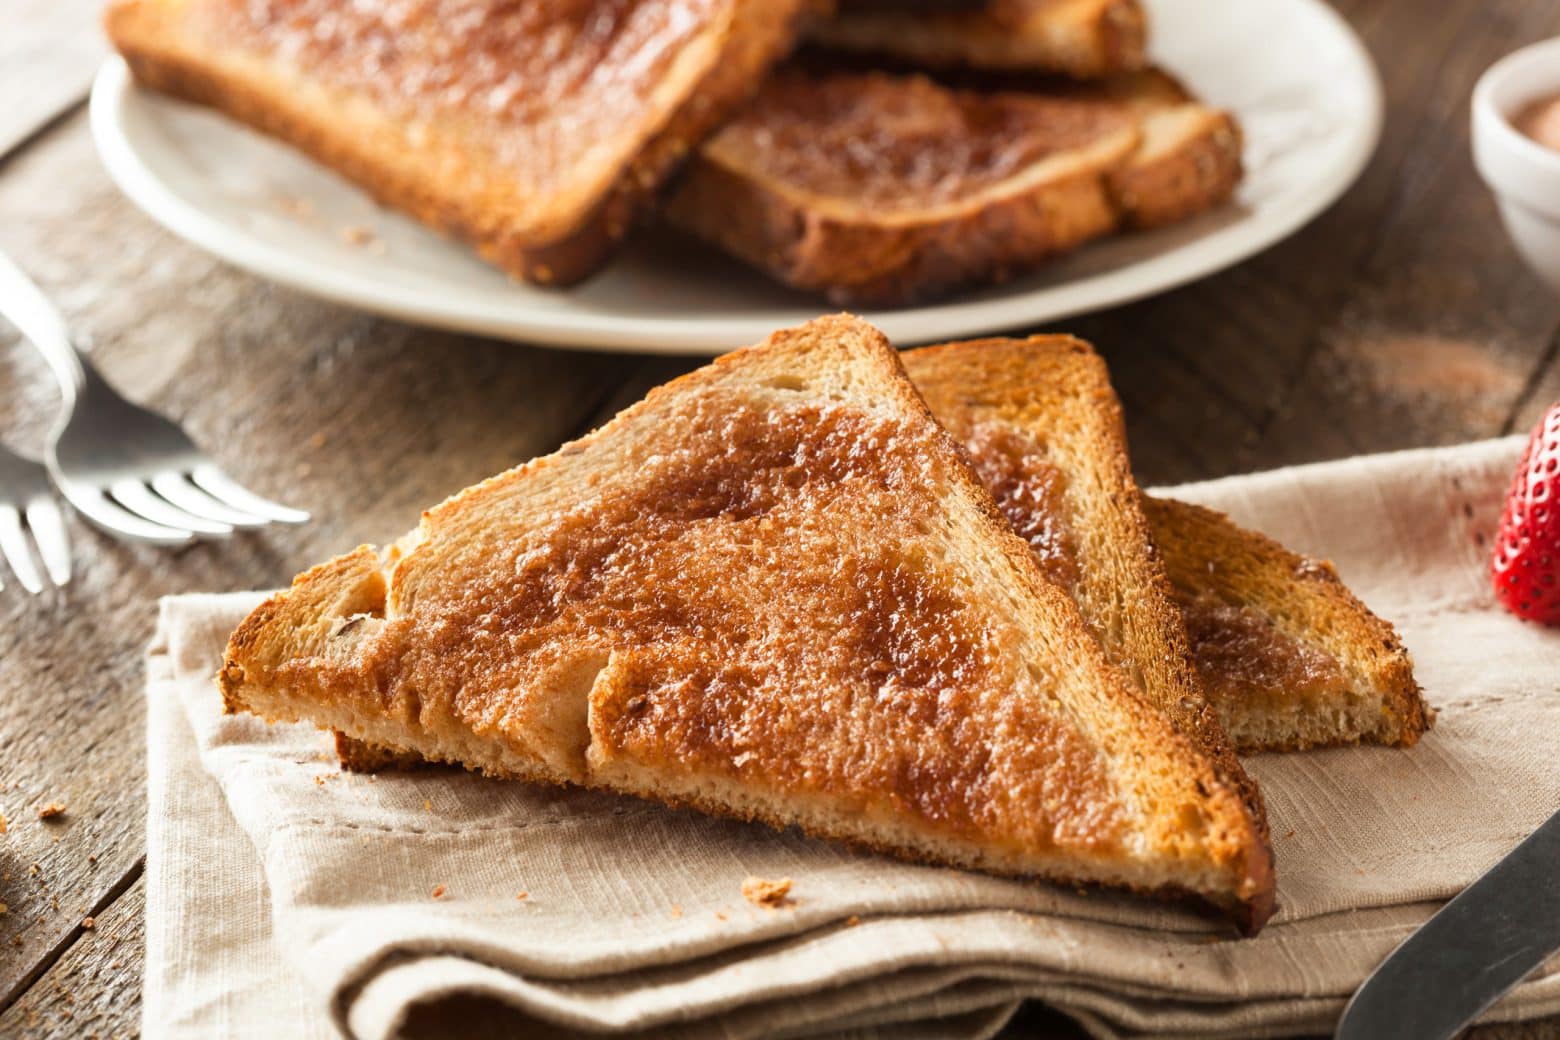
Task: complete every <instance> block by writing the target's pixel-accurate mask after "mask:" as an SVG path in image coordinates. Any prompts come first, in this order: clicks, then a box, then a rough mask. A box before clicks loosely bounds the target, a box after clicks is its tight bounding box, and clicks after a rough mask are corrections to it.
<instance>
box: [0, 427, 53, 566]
mask: <svg viewBox="0 0 1560 1040" xmlns="http://www.w3.org/2000/svg"><path fill="white" fill-rule="evenodd" d="M29 530H30V531H31V532H32V535H33V541H34V543H35V544H36V545H37V546H38V556H39V558H40V559H42V560H43V569H44V570H45V571H46V572H47V573H48V575H49V580H50V581H52V582H53V583H54V584H55V585H64V584H65V583H66V582H68V581H70V547H69V545H68V543H67V542H66V540H65V521H64V519H63V518H62V517H61V516H60V507H59V506H57V505H55V504H54V489H53V488H51V487H49V472H48V470H46V469H44V468H43V464H42V463H40V462H34V461H33V460H32V459H24V458H22V456H20V455H17V454H14V453H12V452H11V451H9V450H8V449H6V447H5V446H4V445H0V556H3V557H5V560H6V562H7V563H9V564H10V565H11V573H12V574H14V575H16V580H17V581H19V582H21V583H22V588H24V589H26V590H27V591H28V592H31V593H32V594H34V595H37V594H38V593H40V592H42V591H43V576H42V575H40V574H39V573H38V568H37V566H36V565H35V564H34V563H33V558H32V554H31V553H29V552H28V551H27V534H26V532H27V531H29ZM4 588H5V582H4V581H3V580H0V589H4Z"/></svg>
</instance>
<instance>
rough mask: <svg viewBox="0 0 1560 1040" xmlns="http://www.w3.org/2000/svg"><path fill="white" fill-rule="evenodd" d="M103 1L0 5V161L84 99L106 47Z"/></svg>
mask: <svg viewBox="0 0 1560 1040" xmlns="http://www.w3.org/2000/svg"><path fill="white" fill-rule="evenodd" d="M101 9H102V0H0V98H4V99H5V103H4V104H3V105H0V155H4V154H6V153H7V152H9V151H10V150H11V149H12V148H13V147H14V146H16V145H17V144H19V143H21V142H23V141H25V140H26V139H27V138H28V137H30V136H32V134H33V133H35V132H36V131H37V130H38V128H39V127H41V126H44V125H45V124H47V123H48V122H49V121H50V120H52V119H54V118H55V117H56V116H58V115H59V114H60V113H62V112H65V111H68V110H69V109H70V108H71V107H72V106H74V105H75V104H76V103H77V102H78V101H80V100H81V98H82V97H84V96H85V95H86V92H87V87H88V86H89V85H90V84H91V82H92V76H93V73H95V72H96V71H97V67H98V65H99V64H100V63H101V62H102V60H103V56H104V54H106V53H107V51H108V47H107V45H106V44H105V42H104V40H103V34H102V33H101V32H100V31H99V30H98V14H99V12H100V10H101Z"/></svg>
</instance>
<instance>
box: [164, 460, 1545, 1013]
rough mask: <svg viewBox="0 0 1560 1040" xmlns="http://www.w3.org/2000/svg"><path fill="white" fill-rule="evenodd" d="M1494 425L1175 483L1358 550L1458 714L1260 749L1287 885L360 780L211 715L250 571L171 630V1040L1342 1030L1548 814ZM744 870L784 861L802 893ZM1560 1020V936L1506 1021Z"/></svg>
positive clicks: (1533, 673)
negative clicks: (1380, 975)
mask: <svg viewBox="0 0 1560 1040" xmlns="http://www.w3.org/2000/svg"><path fill="white" fill-rule="evenodd" d="M1520 447H1521V441H1520V439H1506V440H1501V441H1491V442H1484V443H1479V444H1472V445H1467V446H1463V447H1459V448H1454V449H1438V450H1427V451H1413V452H1404V453H1398V454H1392V455H1384V456H1375V457H1365V458H1358V459H1350V460H1345V461H1341V462H1334V463H1326V464H1322V465H1315V466H1307V467H1300V468H1295V469H1289V470H1281V471H1277V472H1272V473H1265V474H1259V475H1255V476H1248V477H1240V478H1232V479H1227V480H1221V481H1215V482H1211V483H1206V484H1200V485H1192V486H1187V487H1183V488H1178V489H1175V490H1174V494H1176V495H1178V496H1180V497H1183V498H1187V499H1191V500H1195V501H1198V502H1202V503H1205V504H1208V505H1212V506H1215V507H1217V508H1221V509H1224V510H1226V511H1228V512H1230V513H1231V514H1232V515H1233V516H1234V517H1235V518H1236V519H1237V520H1239V521H1240V522H1242V523H1246V524H1249V525H1251V526H1253V527H1256V528H1258V529H1260V530H1264V531H1266V532H1268V533H1270V534H1272V535H1274V536H1275V537H1277V538H1279V539H1280V540H1282V541H1283V542H1285V543H1286V544H1288V545H1289V546H1291V547H1292V548H1294V549H1296V550H1298V551H1301V552H1305V553H1309V554H1312V555H1316V556H1320V557H1327V558H1331V559H1332V560H1334V561H1335V563H1336V564H1337V566H1338V569H1339V571H1340V572H1341V573H1342V575H1343V577H1344V579H1345V580H1346V581H1348V582H1349V584H1350V585H1351V587H1352V588H1354V590H1355V591H1356V592H1357V593H1358V594H1359V595H1360V596H1361V597H1362V598H1363V599H1364V600H1365V601H1366V602H1367V603H1368V604H1369V605H1370V606H1371V607H1372V608H1373V609H1375V610H1376V611H1377V612H1378V613H1381V614H1382V615H1384V616H1385V617H1387V618H1388V619H1390V620H1391V621H1393V622H1394V623H1395V624H1396V625H1397V626H1398V627H1399V629H1400V631H1401V632H1402V634H1403V636H1404V639H1405V641H1406V642H1407V644H1408V647H1409V649H1410V651H1411V652H1412V653H1413V654H1414V657H1415V660H1416V662H1417V666H1418V677H1419V679H1420V681H1421V682H1422V683H1423V685H1424V687H1425V691H1426V695H1427V697H1428V699H1429V701H1430V702H1431V703H1432V704H1433V705H1434V706H1435V707H1437V708H1438V709H1440V719H1439V721H1438V724H1437V726H1436V728H1435V729H1434V730H1433V731H1432V732H1431V733H1430V734H1428V735H1427V736H1426V737H1425V738H1424V740H1422V741H1421V743H1420V744H1419V745H1418V746H1417V747H1415V748H1413V749H1409V750H1398V749H1387V748H1345V749H1337V750H1327V751H1315V752H1308V753H1302V754H1294V755H1261V756H1256V757H1254V758H1252V759H1251V760H1250V761H1249V763H1248V764H1249V767H1250V769H1251V771H1252V773H1253V774H1254V775H1255V776H1256V777H1257V778H1258V780H1259V782H1260V784H1261V787H1262V791H1263V794H1264V795H1265V796H1266V800H1267V804H1268V810H1269V814H1270V818H1271V823H1272V828H1273V839H1274V847H1275V851H1276V855H1277V861H1278V877H1279V910H1278V913H1277V914H1276V916H1275V917H1274V919H1273V921H1272V922H1271V923H1270V924H1269V925H1268V927H1267V928H1266V929H1265V930H1264V931H1263V932H1262V934H1261V935H1260V936H1258V937H1257V938H1254V939H1237V938H1234V937H1233V936H1232V935H1230V934H1229V933H1227V932H1226V931H1223V930H1221V928H1220V927H1219V926H1218V925H1217V923H1215V922H1212V921H1209V920H1207V919H1205V918H1203V917H1200V916H1198V915H1196V914H1194V913H1191V912H1188V911H1185V910H1181V909H1178V908H1176V907H1173V906H1161V905H1158V904H1155V903H1153V902H1150V901H1144V900H1137V899H1134V898H1131V897H1127V896H1117V895H1113V894H1110V893H1098V892H1096V893H1089V894H1080V893H1077V892H1073V891H1070V890H1067V889H1062V888H1057V887H1052V886H1048V885H1044V884H1036V883H1023V882H1015V881H1007V880H1002V879H997V878H991V877H986V876H983V875H980V874H974V873H967V872H962V871H955V870H948V869H942V868H936V867H923V866H914V865H909V864H904V863H898V862H895V861H892V860H888V859H885V858H881V857H877V856H874V855H871V854H868V853H862V852H856V851H852V850H849V849H846V848H842V847H839V846H836V845H833V844H830V843H827V842H822V841H815V840H810V839H807V838H805V837H802V836H800V835H798V834H796V833H794V832H775V831H771V830H768V829H766V828H762V827H758V826H753V825H746V824H739V823H733V822H729V821H721V820H716V819H711V818H707V817H703V816H700V815H697V814H695V813H691V812H678V811H671V810H667V809H663V808H660V807H658V806H656V805H652V804H650V803H646V802H639V801H635V800H631V799H625V798H619V797H616V796H609V795H604V794H598V793H592V792H586V791H578V790H569V789H562V788H542V787H535V786H529V785H526V784H521V783H506V782H499V781H492V780H484V779H481V778H479V777H475V776H470V775H466V774H464V773H461V772H459V771H455V770H444V769H440V770H428V771H423V772H416V773H407V774H387V775H381V776H375V777H365V776H354V775H349V774H342V773H339V772H338V771H337V769H336V767H335V765H334V760H333V757H332V755H331V753H330V749H329V745H328V742H327V741H326V739H325V737H324V735H322V734H320V733H318V732H317V731H314V730H312V729H309V728H306V727H297V726H276V727H266V726H265V725H263V724H262V723H260V722H259V721H257V720H255V719H253V718H250V717H247V716H243V717H224V716H222V715H221V714H220V703H219V697H218V694H217V691H216V689H215V686H214V683H213V680H212V676H213V673H214V672H215V670H216V668H217V666H218V663H219V661H220V655H221V651H222V647H223V644H224V642H225V640H226V637H227V635H228V633H229V632H230V631H231V630H232V628H233V627H234V626H235V625H236V624H237V623H238V621H239V620H240V619H241V618H242V617H243V615H244V614H245V613H246V611H248V610H249V609H250V607H252V606H253V605H254V603H255V602H257V600H258V598H259V597H258V595H256V594H237V595H226V596H184V597H176V598H172V599H168V600H165V601H163V603H162V608H161V618H160V623H159V629H158V635H157V639H156V642H155V643H154V645H153V648H152V650H151V654H150V658H149V684H148V698H149V702H150V704H149V712H148V715H149V720H150V721H149V769H150V784H149V793H150V802H151V805H150V820H149V828H148V839H149V845H150V848H149V852H148V864H147V876H148V891H147V971H146V992H145V1011H144V1031H145V1033H146V1035H147V1036H148V1037H152V1038H161V1037H186V1036H188V1037H196V1036H207V1035H212V1034H213V1033H218V1034H221V1035H229V1036H239V1037H243V1036H256V1037H258V1036H265V1037H273V1036H280V1035H286V1036H298V1037H305V1038H309V1037H326V1036H332V1035H336V1033H337V1031H338V1030H339V1031H340V1032H342V1033H345V1034H347V1035H349V1036H352V1037H359V1038H363V1040H381V1038H387V1037H391V1036H403V1035H410V1036H443V1035H461V1036H472V1035H486V1034H488V1033H491V1034H492V1035H500V1034H503V1035H517V1034H518V1035H526V1036H573V1035H595V1034H599V1033H600V1032H603V1031H608V1032H624V1033H632V1034H635V1035H647V1036H659V1035H676V1036H690V1037H720V1038H723V1040H743V1038H749V1037H754V1038H756V1037H770V1036H773V1037H792V1036H813V1035H838V1036H854V1037H863V1038H865V1037H873V1036H879V1035H884V1036H886V1035H893V1036H908V1037H916V1036H928V1037H929V1036H950V1037H971V1038H974V1037H984V1036H989V1035H991V1034H993V1033H994V1032H996V1031H997V1030H998V1029H999V1028H1000V1027H1001V1025H1002V1024H1003V1023H1004V1022H1005V1021H1006V1020H1007V1018H1008V1017H1009V1016H1010V1015H1011V1014H1012V1013H1013V1011H1014V1010H1015V1009H1016V1007H1017V1006H1018V1003H1019V1002H1020V1001H1021V1000H1023V999H1029V998H1034V999H1040V1000H1044V1001H1046V1002H1047V1003H1049V1004H1052V1005H1054V1006H1056V1007H1058V1008H1060V1009H1062V1010H1063V1011H1065V1012H1066V1013H1068V1014H1070V1015H1072V1016H1074V1017H1075V1018H1076V1019H1077V1020H1078V1021H1079V1022H1081V1023H1082V1024H1083V1025H1084V1027H1085V1028H1086V1029H1088V1030H1089V1031H1090V1032H1091V1033H1093V1034H1095V1035H1097V1036H1100V1037H1127V1036H1137V1035H1142V1034H1153V1035H1171V1036H1174V1035H1182V1036H1198V1037H1222V1036H1250V1035H1269V1036H1283V1035H1296V1034H1307V1033H1311V1034H1314V1033H1324V1032H1330V1030H1331V1028H1332V1025H1333V1024H1334V1022H1335V1021H1336V1018H1337V1016H1338V1014H1339V1013H1340V1012H1341V1010H1342V1007H1343V1004H1344V1002H1345V1000H1346V999H1347V996H1348V995H1349V993H1350V992H1351V991H1352V990H1353V989H1354V988H1355V987H1356V986H1357V985H1358V984H1359V983H1360V982H1361V981H1362V980H1363V979H1364V977H1365V976H1366V975H1367V974H1368V973H1369V972H1370V970H1371V969H1372V968H1373V967H1374V966H1375V965H1376V964H1377V963H1378V962H1379V961H1380V960H1381V959H1382V957H1384V956H1385V955H1386V954H1387V953H1388V952H1389V951H1390V950H1391V949H1392V948H1393V947H1394V946H1395V945H1397V943H1399V942H1400V941H1401V940H1402V939H1403V938H1404V937H1406V936H1407V935H1408V934H1409V933H1410V932H1412V931H1413V930H1414V929H1415V928H1416V927H1418V926H1419V925H1420V924H1422V923H1423V922H1424V920H1425V919H1426V918H1428V917H1429V916H1430V914H1431V913H1433V912H1434V911H1435V909H1437V907H1438V906H1439V905H1440V903H1441V902H1443V901H1444V900H1445V899H1447V898H1448V897H1450V896H1451V895H1453V894H1455V893H1456V892H1457V891H1459V890H1460V889H1461V888H1463V887H1464V886H1465V885H1467V884H1468V883H1469V882H1470V881H1472V880H1473V879H1474V878H1475V877H1477V876H1478V875H1479V874H1480V873H1481V872H1482V871H1484V870H1485V869H1486V868H1488V867H1489V866H1490V865H1491V864H1493V863H1494V862H1495V861H1496V860H1498V859H1499V858H1500V857H1501V856H1502V855H1504V854H1505V853H1506V852H1508V851H1509V850H1510V849H1511V848H1512V847H1514V846H1515V845H1516V844H1517V843H1518V842H1519V841H1520V840H1521V839H1522V838H1523V837H1524V836H1526V835H1527V834H1528V833H1529V832H1531V831H1532V830H1533V829H1534V828H1536V827H1537V826H1538V825H1539V824H1540V823H1541V822H1543V820H1544V819H1545V818H1547V817H1548V815H1549V814H1550V813H1552V812H1553V811H1555V810H1556V809H1557V808H1560V763H1557V753H1556V749H1557V748H1560V632H1557V631H1554V630H1548V629H1543V628H1540V627H1537V626H1533V625H1528V624H1524V623H1522V622H1520V621H1518V620H1516V619H1515V618H1513V617H1511V616H1510V615H1508V614H1506V613H1505V612H1504V611H1503V610H1501V609H1500V608H1499V607H1498V606H1497V605H1496V604H1495V602H1494V600H1493V598H1492V597H1491V595H1490V593H1489V590H1488V582H1487V578H1486V573H1485V567H1486V558H1487V549H1488V546H1487V535H1488V533H1489V532H1492V531H1493V529H1494V525H1495V522H1496V519H1497V517H1498V514H1499V511H1500V506H1501V501H1502V497H1503V494H1504V490H1505V486H1506V482H1507V480H1508V479H1509V475H1510V473H1511V470H1512V468H1513V467H1514V465H1515V462H1516V458H1517V456H1518V454H1519V451H1520ZM749 877H760V878H768V879H779V878H786V877H789V878H791V879H792V880H793V886H792V889H791V892H790V898H789V900H788V901H787V902H786V903H785V904H783V905H781V906H779V907H774V908H771V907H765V906H759V905H755V904H754V903H751V902H749V901H748V900H746V899H745V898H744V896H743V893H742V885H743V882H744V880H745V879H747V878H749ZM1555 1014H1560V962H1555V961H1552V962H1551V963H1550V964H1549V965H1547V966H1546V967H1545V968H1544V969H1541V970H1540V971H1539V972H1537V973H1535V975H1534V976H1533V977H1531V978H1530V979H1528V980H1527V981H1526V982H1524V983H1523V984H1522V985H1521V986H1519V987H1518V988H1517V989H1516V990H1514V991H1513V992H1512V993H1510V994H1509V995H1508V996H1507V997H1506V998H1505V999H1503V1000H1502V1001H1501V1002H1500V1003H1499V1004H1497V1005H1496V1006H1495V1007H1494V1008H1493V1009H1491V1011H1490V1012H1488V1014H1487V1016H1486V1017H1487V1020H1516V1019H1529V1018H1534V1017H1540V1016H1549V1015H1555Z"/></svg>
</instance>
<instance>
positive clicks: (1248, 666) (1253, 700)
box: [1143, 496, 1435, 751]
mask: <svg viewBox="0 0 1560 1040" xmlns="http://www.w3.org/2000/svg"><path fill="white" fill-rule="evenodd" d="M1143 508H1144V512H1145V513H1146V515H1147V516H1148V520H1149V526H1150V527H1151V528H1152V529H1153V532H1154V539H1155V541H1156V542H1158V544H1159V548H1160V551H1161V552H1162V553H1163V554H1164V560H1165V569H1166V571H1168V573H1169V575H1170V581H1171V583H1172V584H1173V585H1174V586H1175V593H1176V599H1177V602H1178V603H1179V604H1180V607H1181V612H1182V614H1183V616H1184V617H1185V618H1186V627H1187V631H1188V633H1189V634H1190V638H1191V646H1192V657H1193V660H1194V661H1195V662H1196V664H1197V669H1198V672H1199V673H1200V674H1201V675H1202V679H1203V686H1204V688H1205V689H1206V690H1207V691H1208V696H1209V699H1210V700H1211V701H1212V702H1213V704H1214V706H1215V707H1217V708H1218V709H1219V714H1220V716H1221V717H1222V718H1223V720H1224V728H1225V730H1226V731H1227V732H1228V733H1229V735H1230V739H1231V740H1233V741H1234V742H1235V745H1236V746H1237V747H1238V748H1241V749H1243V750H1247V751H1292V750H1298V749H1300V748H1308V747H1317V746H1327V745H1337V744H1357V743H1369V744H1389V745H1396V746H1400V747H1410V746H1412V745H1414V744H1415V743H1417V742H1418V741H1419V737H1420V735H1421V734H1423V733H1424V732H1425V730H1427V729H1429V728H1430V726H1431V725H1432V724H1433V723H1434V720H1435V714H1434V712H1432V711H1431V710H1430V709H1429V708H1428V707H1427V706H1426V705H1425V702H1424V699H1423V697H1422V696H1421V694H1420V690H1419V684H1418V683H1416V682H1415V681H1414V665H1413V661H1412V660H1411V659H1410V658H1409V655H1408V651H1407V650H1406V649H1404V647H1403V641H1402V639H1401V638H1399V636H1398V634H1397V631H1396V630H1395V629H1393V627H1392V626H1391V625H1390V624H1388V623H1387V622H1386V621H1384V620H1382V619H1381V618H1379V617H1377V616H1376V615H1375V614H1373V613H1371V611H1370V610H1369V609H1368V608H1367V607H1366V606H1365V604H1363V603H1361V602H1360V601H1359V600H1358V599H1356V598H1355V596H1354V595H1353V594H1352V593H1351V592H1350V591H1349V590H1348V589H1347V588H1346V587H1345V586H1344V584H1343V582H1342V581H1340V580H1339V578H1338V574H1337V572H1336V571H1335V570H1334V569H1333V567H1332V564H1330V563H1327V562H1326V561H1318V560H1310V559H1307V558H1305V557H1303V556H1299V555H1297V554H1296V553H1293V552H1290V551H1289V550H1288V549H1285V548H1284V547H1283V546H1282V545H1279V544H1278V543H1277V542H1275V541H1273V539H1271V538H1268V537H1266V536H1265V535H1261V534H1258V533H1257V532H1255V531H1249V530H1246V529H1245V528H1242V527H1240V526H1238V525H1236V524H1235V523H1234V522H1233V521H1231V520H1230V519H1229V517H1227V516H1225V515H1224V514H1222V513H1218V512H1215V511H1214V510H1212V509H1205V508H1203V507H1202V506H1195V505H1190V504H1188V503H1186V502H1177V501H1175V500H1173V499H1166V498H1156V497H1154V496H1145V498H1144V501H1143Z"/></svg>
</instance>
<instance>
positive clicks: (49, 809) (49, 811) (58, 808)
mask: <svg viewBox="0 0 1560 1040" xmlns="http://www.w3.org/2000/svg"><path fill="white" fill-rule="evenodd" d="M33 811H34V812H36V813H37V814H38V819H40V820H52V819H54V818H55V817H56V816H64V815H65V806H63V805H61V804H60V803H59V802H50V803H49V804H47V805H40V806H38V808H36V809H34V810H33Z"/></svg>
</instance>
